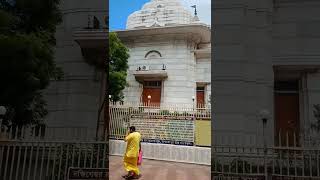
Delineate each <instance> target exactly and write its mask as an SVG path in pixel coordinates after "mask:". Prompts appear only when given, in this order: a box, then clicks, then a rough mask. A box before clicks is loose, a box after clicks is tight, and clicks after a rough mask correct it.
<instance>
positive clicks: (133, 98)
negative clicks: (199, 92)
mask: <svg viewBox="0 0 320 180" xmlns="http://www.w3.org/2000/svg"><path fill="white" fill-rule="evenodd" d="M127 46H128V47H129V48H130V58H129V60H128V64H129V71H128V78H127V80H128V83H129V87H127V88H126V89H125V91H124V92H125V97H126V99H125V101H129V102H137V101H139V97H140V96H141V93H142V86H141V85H140V86H139V83H138V82H137V81H136V80H135V77H134V75H133V72H134V71H136V69H137V67H138V66H139V65H149V66H150V67H151V68H154V69H161V68H162V64H165V65H166V72H167V75H168V78H166V79H165V80H164V81H163V86H164V88H163V89H162V97H163V98H162V103H169V104H192V96H194V95H195V90H196V83H195V82H196V81H195V80H196V69H195V68H196V61H195V57H194V54H193V53H192V52H191V49H192V47H191V46H190V45H188V43H187V41H186V40H184V39H176V40H172V39H165V38H163V37H159V38H155V37H153V39H152V40H150V39H149V40H148V38H145V37H137V39H135V41H134V42H133V43H129V44H127ZM151 50H157V51H159V52H160V53H161V54H162V57H161V58H156V59H145V55H146V54H147V53H148V52H149V51H151Z"/></svg>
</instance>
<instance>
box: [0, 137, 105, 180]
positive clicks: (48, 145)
mask: <svg viewBox="0 0 320 180" xmlns="http://www.w3.org/2000/svg"><path fill="white" fill-rule="evenodd" d="M107 163H108V146H107V142H106V141H94V142H59V141H57V142H53V141H8V142H0V177H2V179H5V180H21V179H24V180H31V179H32V180H44V179H45V180H60V179H61V180H62V179H67V174H68V170H69V168H70V167H74V168H107V167H108V166H107Z"/></svg>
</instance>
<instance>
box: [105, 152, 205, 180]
mask: <svg viewBox="0 0 320 180" xmlns="http://www.w3.org/2000/svg"><path fill="white" fill-rule="evenodd" d="M109 162H110V163H109V180H123V178H122V177H121V175H123V174H125V173H126V172H125V170H124V169H123V165H122V157H120V156H109ZM142 163H143V164H142V166H140V171H141V174H142V177H141V178H140V180H210V168H211V167H210V166H202V165H195V164H186V163H175V162H168V161H155V160H146V159H144V160H143V162H142Z"/></svg>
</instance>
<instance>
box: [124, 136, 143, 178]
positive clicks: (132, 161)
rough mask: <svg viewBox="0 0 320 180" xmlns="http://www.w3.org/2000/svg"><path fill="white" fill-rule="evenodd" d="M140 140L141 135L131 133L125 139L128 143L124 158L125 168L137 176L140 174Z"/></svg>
mask: <svg viewBox="0 0 320 180" xmlns="http://www.w3.org/2000/svg"><path fill="white" fill-rule="evenodd" d="M140 139H141V135H140V133H138V132H133V133H130V134H129V135H127V136H126V138H125V139H124V140H125V141H126V142H127V148H126V152H125V154H124V158H123V163H124V168H125V170H126V171H128V172H129V171H132V172H134V173H135V174H136V175H139V174H140V170H139V168H138V154H139V143H140Z"/></svg>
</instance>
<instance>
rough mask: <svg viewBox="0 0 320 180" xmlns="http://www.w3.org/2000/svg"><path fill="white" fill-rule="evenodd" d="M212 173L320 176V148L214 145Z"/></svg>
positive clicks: (255, 175) (242, 175) (215, 174)
mask: <svg viewBox="0 0 320 180" xmlns="http://www.w3.org/2000/svg"><path fill="white" fill-rule="evenodd" d="M211 151H212V152H211V153H212V161H211V163H212V173H213V175H214V176H217V177H218V176H229V177H230V176H233V177H246V176H247V177H262V178H268V177H309V178H312V177H313V178H318V179H320V171H319V170H320V161H319V159H320V149H306V148H298V147H272V148H256V147H241V146H234V147H231V146H229V147H223V146H221V147H219V146H213V147H212V149H211Z"/></svg>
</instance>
